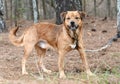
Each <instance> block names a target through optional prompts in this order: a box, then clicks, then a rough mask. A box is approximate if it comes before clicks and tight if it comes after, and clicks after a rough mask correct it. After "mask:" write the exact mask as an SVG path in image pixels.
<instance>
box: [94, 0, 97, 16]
mask: <svg viewBox="0 0 120 84" xmlns="http://www.w3.org/2000/svg"><path fill="white" fill-rule="evenodd" d="M96 7H97V6H96V0H94V15H95V16H96Z"/></svg>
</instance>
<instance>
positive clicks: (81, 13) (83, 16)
mask: <svg viewBox="0 0 120 84" xmlns="http://www.w3.org/2000/svg"><path fill="white" fill-rule="evenodd" d="M79 14H80V17H81V19H84V18H85V16H86V13H85V12H83V11H79Z"/></svg>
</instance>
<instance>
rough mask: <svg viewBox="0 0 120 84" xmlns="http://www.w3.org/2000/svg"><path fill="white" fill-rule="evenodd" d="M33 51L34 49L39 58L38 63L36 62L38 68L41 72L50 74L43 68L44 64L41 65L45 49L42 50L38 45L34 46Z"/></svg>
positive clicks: (49, 71)
mask: <svg viewBox="0 0 120 84" xmlns="http://www.w3.org/2000/svg"><path fill="white" fill-rule="evenodd" d="M35 49H36V51H37V54H38V56H39V62H38V64H39V66H40V67H41V68H42V70H43V72H45V73H48V74H50V73H51V70H48V69H46V67H45V66H44V63H43V61H44V56H45V54H46V49H42V48H40V47H39V46H38V45H36V46H35Z"/></svg>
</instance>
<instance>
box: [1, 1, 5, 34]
mask: <svg viewBox="0 0 120 84" xmlns="http://www.w3.org/2000/svg"><path fill="white" fill-rule="evenodd" d="M3 16H4V5H3V1H2V0H0V32H3V31H4V30H6V27H5V22H4V19H3Z"/></svg>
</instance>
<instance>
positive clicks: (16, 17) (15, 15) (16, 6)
mask: <svg viewBox="0 0 120 84" xmlns="http://www.w3.org/2000/svg"><path fill="white" fill-rule="evenodd" d="M14 4H15V9H14V24H15V26H16V27H17V26H18V24H17V19H18V11H17V9H18V0H15V1H14Z"/></svg>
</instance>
